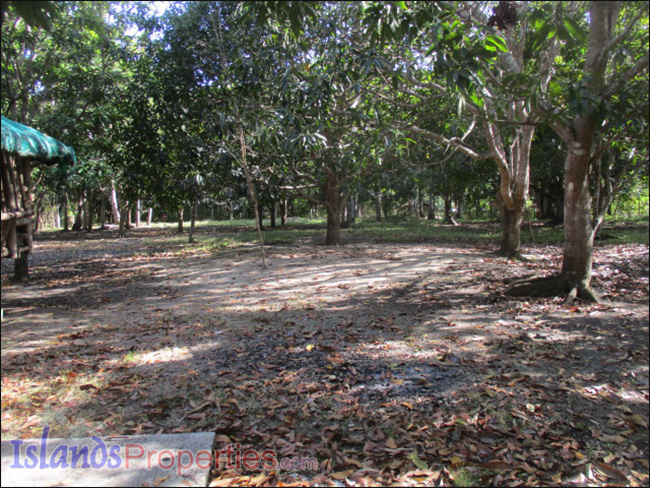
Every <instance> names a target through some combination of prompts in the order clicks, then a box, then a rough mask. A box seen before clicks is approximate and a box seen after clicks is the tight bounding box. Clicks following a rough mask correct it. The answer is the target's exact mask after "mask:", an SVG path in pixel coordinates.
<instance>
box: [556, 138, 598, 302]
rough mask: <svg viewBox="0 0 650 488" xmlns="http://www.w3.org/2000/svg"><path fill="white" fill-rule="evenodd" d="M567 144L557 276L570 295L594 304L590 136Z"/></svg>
mask: <svg viewBox="0 0 650 488" xmlns="http://www.w3.org/2000/svg"><path fill="white" fill-rule="evenodd" d="M585 136H586V137H583V138H580V139H581V140H580V139H579V140H576V141H573V142H572V143H571V144H570V145H569V151H568V154H567V160H566V163H565V166H564V168H565V170H564V181H565V190H564V257H563V260H562V272H561V276H562V277H563V279H564V280H565V283H566V288H567V289H568V290H569V293H570V294H576V296H577V297H579V298H583V299H585V300H589V301H595V300H597V298H596V297H595V295H594V293H593V291H592V290H591V266H592V260H593V244H594V233H593V228H592V221H591V195H590V190H589V168H590V149H591V142H592V140H591V134H586V135H585Z"/></svg>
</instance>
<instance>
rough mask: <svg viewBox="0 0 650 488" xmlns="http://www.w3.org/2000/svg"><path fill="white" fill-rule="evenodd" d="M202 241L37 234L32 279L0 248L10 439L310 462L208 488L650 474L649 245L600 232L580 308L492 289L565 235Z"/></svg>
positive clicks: (148, 235) (232, 476)
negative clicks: (105, 441) (180, 441)
mask: <svg viewBox="0 0 650 488" xmlns="http://www.w3.org/2000/svg"><path fill="white" fill-rule="evenodd" d="M201 238H202V237H201V235H200V234H199V239H201ZM203 238H204V239H205V237H203ZM204 249H205V248H204V247H201V246H200V245H198V246H192V245H188V244H184V243H181V242H180V241H179V240H178V239H177V238H176V236H175V235H174V234H173V232H172V231H171V230H163V229H158V230H153V229H136V230H134V231H133V232H131V233H130V235H129V236H128V237H127V238H125V239H117V238H116V235H115V233H114V231H101V232H95V233H92V234H84V233H70V234H68V235H62V234H61V233H56V234H54V233H52V234H45V235H43V236H42V237H41V239H40V240H39V241H38V242H37V244H36V249H35V252H34V254H33V256H32V258H31V281H30V282H29V283H27V284H11V283H9V282H8V279H7V278H8V275H9V274H10V271H11V269H12V264H11V262H8V261H6V260H5V261H4V262H3V263H2V267H3V268H2V271H3V272H2V308H3V312H4V318H3V320H2V438H3V439H12V438H17V437H22V438H29V437H37V436H38V435H39V432H40V429H41V428H42V426H43V425H46V424H47V425H51V426H52V430H53V433H52V435H53V436H57V437H64V436H85V435H89V434H90V433H99V434H105V435H108V434H111V435H113V434H136V433H156V432H160V433H171V432H198V431H214V432H216V433H217V434H218V437H217V440H218V442H219V445H221V446H224V445H226V444H229V443H239V444H241V445H242V446H243V447H242V449H244V448H245V447H246V446H248V447H251V448H253V449H258V450H260V451H261V450H263V449H274V450H275V451H276V452H277V453H279V455H280V456H285V457H302V458H315V459H316V460H317V462H318V469H316V470H311V471H308V470H300V469H299V470H296V471H280V470H276V471H271V472H247V471H245V470H241V469H240V470H232V469H231V470H228V469H219V470H214V471H213V485H214V486H230V485H232V486H235V485H246V484H252V485H256V486H265V485H268V486H271V485H276V484H278V483H280V484H283V485H284V486H292V485H295V486H301V485H303V486H304V485H310V484H325V485H332V486H368V485H374V484H384V485H386V484H391V483H393V484H398V485H407V486H408V485H430V484H436V485H437V486H443V485H448V484H453V483H456V484H459V483H461V484H467V483H473V484H476V485H499V486H504V485H506V486H518V485H522V484H526V485H535V484H543V485H545V486H552V485H558V486H559V485H567V484H571V485H576V486H580V485H609V486H611V485H631V486H643V485H647V483H648V247H647V246H642V245H625V246H611V245H609V246H605V245H601V246H599V247H597V249H596V252H595V265H594V276H595V278H594V283H595V286H596V289H597V290H598V291H599V292H600V293H601V295H602V296H603V301H602V303H600V304H597V305H586V304H580V303H577V304H574V305H573V306H565V305H563V304H562V302H561V300H559V299H544V300H542V299H535V300H523V299H522V300H513V299H508V298H506V297H504V296H503V295H502V293H501V291H502V290H503V289H504V287H505V284H506V283H507V282H508V281H510V280H512V279H514V278H517V277H523V276H528V275H533V274H539V273H542V274H543V273H548V272H551V271H553V270H557V267H558V265H559V262H560V258H561V249H560V248H558V247H555V246H533V247H530V248H528V249H526V250H525V252H526V255H527V256H529V257H530V258H531V261H529V262H510V261H505V260H504V259H503V258H497V257H495V255H494V254H493V253H492V252H491V246H490V245H489V244H487V243H483V242H478V241H477V242H475V243H471V242H463V243H418V244H408V245H406V244H399V245H397V244H364V243H353V244H348V245H344V246H341V247H337V248H326V247H322V246H316V245H314V243H313V242H310V241H302V242H297V243H294V244H284V245H277V246H269V247H267V252H268V262H269V267H268V269H266V270H264V269H262V267H261V263H260V258H259V252H258V250H257V249H256V248H255V246H241V247H238V248H236V249H222V250H220V251H214V252H207V251H205V250H204Z"/></svg>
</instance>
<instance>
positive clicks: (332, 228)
mask: <svg viewBox="0 0 650 488" xmlns="http://www.w3.org/2000/svg"><path fill="white" fill-rule="evenodd" d="M340 244H341V209H340V208H330V207H329V206H328V207H327V234H326V236H325V245H326V246H338V245H340Z"/></svg>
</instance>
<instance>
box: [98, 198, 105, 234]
mask: <svg viewBox="0 0 650 488" xmlns="http://www.w3.org/2000/svg"><path fill="white" fill-rule="evenodd" d="M99 221H100V229H102V230H104V229H105V228H106V193H104V191H102V192H101V193H100V207H99Z"/></svg>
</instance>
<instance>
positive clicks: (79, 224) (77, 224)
mask: <svg viewBox="0 0 650 488" xmlns="http://www.w3.org/2000/svg"><path fill="white" fill-rule="evenodd" d="M83 203H84V202H83V198H80V199H79V201H78V202H77V216H76V217H75V220H74V224H72V230H75V231H76V230H81V229H82V228H83Z"/></svg>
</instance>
